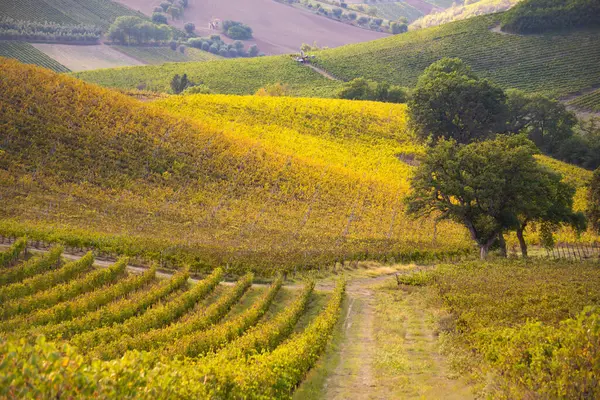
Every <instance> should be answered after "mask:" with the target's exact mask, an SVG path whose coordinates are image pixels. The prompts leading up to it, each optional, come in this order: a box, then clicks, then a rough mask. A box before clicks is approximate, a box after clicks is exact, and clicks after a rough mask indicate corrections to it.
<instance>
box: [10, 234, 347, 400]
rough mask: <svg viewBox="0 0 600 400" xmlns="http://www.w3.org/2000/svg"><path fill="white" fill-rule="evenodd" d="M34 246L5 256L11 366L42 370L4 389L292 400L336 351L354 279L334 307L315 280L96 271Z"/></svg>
mask: <svg viewBox="0 0 600 400" xmlns="http://www.w3.org/2000/svg"><path fill="white" fill-rule="evenodd" d="M25 246H26V244H25V240H23V239H21V240H17V241H16V242H15V243H14V244H13V246H11V247H10V248H8V249H6V250H5V251H3V252H0V279H1V280H2V284H1V285H0V298H1V299H2V306H0V314H1V317H0V318H1V319H2V324H1V326H0V349H1V350H2V351H1V352H0V357H1V358H0V359H1V360H2V361H3V362H2V363H1V365H2V366H1V367H0V369H1V370H2V380H3V381H4V380H6V379H8V380H9V382H10V381H11V380H12V375H14V374H19V373H20V371H21V370H29V371H31V372H32V373H31V374H28V376H27V377H26V378H25V379H24V380H20V382H21V383H22V384H11V385H9V386H7V385H0V396H2V397H4V396H7V397H9V398H20V397H23V396H31V394H32V393H34V392H35V393H36V394H37V395H38V396H39V397H43V398H48V397H54V396H52V395H53V394H54V393H60V395H61V396H67V397H77V398H80V397H81V396H90V397H96V398H136V399H139V398H155V397H156V396H159V397H160V398H169V397H173V396H175V397H177V398H196V399H197V398H214V397H215V396H218V397H221V398H231V397H248V396H250V397H256V396H264V397H277V398H289V397H291V394H292V393H293V391H294V389H295V387H296V386H297V385H298V384H299V383H300V382H301V381H302V379H303V378H304V376H305V374H306V373H307V371H308V370H309V369H310V368H311V367H312V366H313V365H314V364H315V363H316V362H317V360H318V358H319V356H320V354H321V353H322V352H323V351H324V349H325V346H326V345H327V342H328V338H329V334H330V333H331V331H332V330H333V328H334V326H335V324H336V322H337V320H338V317H339V311H340V307H341V302H342V300H343V294H344V286H345V283H344V281H343V280H342V279H340V280H339V281H338V283H337V284H336V285H335V287H334V288H332V289H333V290H332V289H330V290H329V291H328V292H327V293H326V294H325V296H326V300H325V302H324V303H322V302H315V301H313V300H314V299H315V297H316V296H315V295H314V294H313V289H314V282H311V281H307V282H305V283H304V284H300V285H297V286H295V287H294V288H293V289H283V288H282V278H281V277H278V278H275V279H274V281H273V283H272V284H270V285H262V286H260V287H253V286H252V282H253V275H252V274H246V275H243V276H241V277H239V278H238V279H237V281H236V282H235V283H234V284H232V285H221V284H220V282H221V281H222V280H223V277H224V276H223V275H224V274H223V270H221V269H220V268H217V269H215V270H214V271H213V272H212V273H211V274H210V275H208V276H207V277H206V278H205V279H203V280H200V281H194V282H193V283H190V282H189V273H188V272H187V271H185V270H183V271H181V272H178V273H176V274H174V275H173V276H171V277H170V278H168V279H162V280H161V279H159V278H158V277H157V275H156V268H155V267H153V268H150V269H147V270H145V271H142V273H141V274H134V273H130V272H129V271H128V270H127V259H120V260H118V261H117V262H116V263H114V264H112V265H111V266H109V267H108V268H94V266H93V265H94V257H93V256H92V253H88V254H87V255H85V256H84V257H82V258H80V259H77V260H63V259H61V251H62V249H61V248H60V247H55V248H53V249H52V250H50V251H49V252H47V253H42V254H37V255H32V254H26V253H25V250H24V247H25ZM315 303H316V304H315ZM319 303H320V304H319ZM314 306H317V307H318V308H317V309H313V310H311V308H314ZM305 313H306V314H308V318H303V317H304V315H305ZM40 334H42V335H45V337H44V338H41V337H39V335H40ZM26 338H29V339H28V340H27V339H26ZM6 339H7V340H6ZM20 340H23V341H20ZM46 340H57V341H58V343H56V344H54V343H51V342H47V341H46ZM15 346H16V347H18V349H19V350H17V353H18V355H17V354H16V353H12V349H15ZM57 351H58V352H59V354H57ZM140 351H150V352H151V353H147V352H140ZM125 353H127V354H126V355H125ZM7 354H12V356H8V357H5V356H6V355H7ZM26 354H30V355H35V356H34V357H33V358H29V357H22V356H25V355H26ZM57 355H58V357H59V358H60V362H58V363H57V362H56V357H57ZM123 355H125V357H123ZM183 356H186V357H187V358H186V359H185V361H183V360H182V357H183ZM38 357H39V358H38ZM92 358H97V359H100V360H106V361H105V362H103V361H96V362H94V363H93V364H90V363H89V362H88V360H90V359H92ZM109 360H115V361H113V362H108V361H109ZM13 363H16V364H13ZM40 367H42V368H43V369H39V368H40ZM131 367H133V370H132V369H131ZM128 370H129V371H131V372H132V373H133V374H134V375H136V378H135V380H133V381H132V380H131V378H130V377H129V376H128V375H129V374H128V373H127V372H126V371H128ZM142 370H144V371H145V374H139V373H138V372H139V371H142ZM34 371H36V372H34ZM151 371H154V372H151ZM48 373H54V374H57V375H56V379H53V380H52V382H51V383H50V382H48V380H47V375H48ZM173 373H176V376H178V377H179V378H175V376H174V375H173ZM103 376H111V378H109V379H108V380H107V379H105V378H101V377H103ZM169 376H170V378H168V377H169ZM209 376H210V378H209ZM165 378H167V379H165ZM173 378H175V380H173ZM178 381H179V382H178ZM191 382H195V383H194V384H192V383H191ZM234 382H235V383H234ZM257 383H258V385H257Z"/></svg>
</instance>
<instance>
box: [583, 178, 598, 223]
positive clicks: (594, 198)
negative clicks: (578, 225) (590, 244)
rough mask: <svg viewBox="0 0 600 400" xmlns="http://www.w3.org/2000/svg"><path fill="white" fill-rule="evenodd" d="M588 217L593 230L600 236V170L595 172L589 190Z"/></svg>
mask: <svg viewBox="0 0 600 400" xmlns="http://www.w3.org/2000/svg"><path fill="white" fill-rule="evenodd" d="M586 214H587V217H588V220H589V222H590V225H591V227H592V229H593V230H594V231H595V232H596V233H598V234H600V168H598V169H596V171H594V175H593V176H592V182H591V183H590V188H589V190H588V207H587V212H586Z"/></svg>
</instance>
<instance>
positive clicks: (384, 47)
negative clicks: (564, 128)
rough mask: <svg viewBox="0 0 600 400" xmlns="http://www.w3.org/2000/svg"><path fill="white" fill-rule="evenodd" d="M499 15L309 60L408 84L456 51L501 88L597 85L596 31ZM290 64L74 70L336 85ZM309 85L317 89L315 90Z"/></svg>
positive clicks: (349, 74) (237, 89)
mask: <svg viewBox="0 0 600 400" xmlns="http://www.w3.org/2000/svg"><path fill="white" fill-rule="evenodd" d="M501 15H502V14H496V15H491V16H480V17H474V18H471V19H468V20H465V21H459V22H453V23H449V24H445V25H441V26H438V27H432V28H427V29H421V30H417V31H411V32H408V33H406V34H402V35H396V36H393V37H389V38H385V39H380V40H376V41H372V42H368V43H360V44H354V45H348V46H343V47H339V48H335V49H329V50H323V51H319V52H316V53H314V54H315V56H316V58H315V61H314V62H315V63H316V65H318V66H319V67H320V68H322V69H324V70H325V71H327V72H329V73H330V74H332V75H333V76H335V77H337V78H339V79H340V80H343V81H348V80H351V79H353V78H357V77H365V78H368V79H372V80H376V81H385V82H389V83H393V84H397V85H401V86H409V87H410V86H413V85H414V84H415V82H416V80H417V77H418V76H419V75H420V74H421V73H422V72H423V70H424V69H425V68H426V67H427V66H429V65H430V64H431V63H432V62H434V61H436V60H438V59H439V58H441V57H459V58H461V59H463V60H464V61H465V62H466V63H468V64H470V65H471V66H472V67H473V70H474V71H475V72H476V73H477V74H478V75H480V76H482V77H486V78H490V79H492V80H493V81H495V82H496V83H498V84H500V85H501V86H502V87H504V88H519V89H523V90H527V91H531V92H546V93H551V94H554V95H557V96H564V95H566V94H568V93H573V92H578V91H581V90H583V89H586V88H590V87H593V86H594V85H598V84H600V64H599V63H598V60H599V59H600V30H598V29H590V30H581V31H571V32H564V33H556V34H547V35H508V34H504V33H498V32H496V31H495V27H497V26H498V25H499V23H500V16H501ZM294 64H295V63H294V62H293V61H292V60H291V59H285V58H283V57H275V58H273V57H265V58H260V59H256V60H235V61H232V62H230V61H224V62H214V63H204V64H180V65H177V66H174V65H166V66H163V67H158V68H156V67H152V68H149V67H136V68H127V69H121V70H106V71H94V72H89V73H81V74H77V75H76V76H77V77H79V78H81V79H84V80H86V81H89V82H93V83H97V84H100V85H104V86H110V87H120V88H135V87H136V86H138V85H139V84H140V83H144V84H145V85H146V86H147V87H148V88H150V89H152V90H159V91H167V90H168V82H169V80H170V79H171V77H172V76H173V75H174V74H175V73H179V74H182V73H187V74H188V75H192V76H197V77H198V78H200V77H202V79H203V80H204V81H205V82H206V83H207V85H208V86H209V87H211V88H212V89H213V90H214V91H216V92H219V93H228V94H251V93H254V91H255V90H256V88H257V87H261V86H264V85H266V84H269V83H276V82H283V83H288V84H289V85H290V86H292V88H294V91H293V92H294V94H295V95H301V96H308V95H314V94H312V93H318V94H319V95H321V96H331V97H333V96H334V95H335V93H336V90H334V88H336V87H339V85H340V82H335V81H329V82H328V81H327V80H325V79H324V78H323V77H321V76H319V75H318V74H317V73H316V72H314V71H312V70H309V69H308V68H307V67H305V66H302V65H294ZM276 65H278V67H277V68H276V67H275V66H276ZM282 71H285V73H282ZM232 76H233V77H235V79H232ZM242 77H246V79H242ZM248 82H252V84H248ZM324 85H325V86H324ZM314 88H319V90H318V92H317V91H316V89H314ZM311 92H312V93H311Z"/></svg>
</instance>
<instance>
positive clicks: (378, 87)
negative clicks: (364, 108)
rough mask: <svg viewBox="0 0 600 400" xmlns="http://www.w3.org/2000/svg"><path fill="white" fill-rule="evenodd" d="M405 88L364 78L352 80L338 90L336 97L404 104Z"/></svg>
mask: <svg viewBox="0 0 600 400" xmlns="http://www.w3.org/2000/svg"><path fill="white" fill-rule="evenodd" d="M407 92H408V90H407V89H406V88H403V87H400V86H390V85H389V84H387V83H381V82H379V83H377V82H372V81H368V80H366V79H364V78H357V79H353V80H352V81H350V82H348V83H346V84H345V85H344V87H343V88H342V90H340V92H339V94H338V97H339V98H340V99H347V100H372V101H383V102H386V103H405V102H406V100H407V98H408V94H407Z"/></svg>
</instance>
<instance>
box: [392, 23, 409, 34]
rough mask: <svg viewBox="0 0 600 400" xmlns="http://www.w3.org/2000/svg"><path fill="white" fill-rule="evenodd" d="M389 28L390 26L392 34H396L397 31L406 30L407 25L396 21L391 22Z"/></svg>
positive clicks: (402, 31) (404, 31) (403, 31)
mask: <svg viewBox="0 0 600 400" xmlns="http://www.w3.org/2000/svg"><path fill="white" fill-rule="evenodd" d="M391 28H392V33H393V34H394V35H397V34H399V33H406V32H408V26H407V25H406V24H402V23H398V22H394V23H392V25H391Z"/></svg>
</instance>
